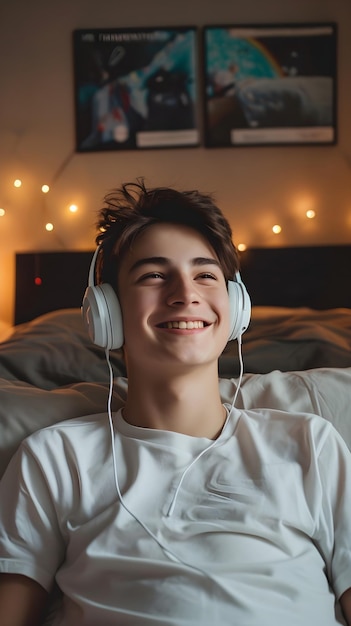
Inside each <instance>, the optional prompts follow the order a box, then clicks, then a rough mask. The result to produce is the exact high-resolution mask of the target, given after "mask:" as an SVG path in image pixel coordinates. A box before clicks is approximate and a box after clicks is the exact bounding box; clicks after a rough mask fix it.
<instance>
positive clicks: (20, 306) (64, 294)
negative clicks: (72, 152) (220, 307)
mask: <svg viewBox="0 0 351 626" xmlns="http://www.w3.org/2000/svg"><path fill="white" fill-rule="evenodd" d="M91 258H92V252H66V251H65V252H33V253H20V254H17V255H16V292H15V294H16V295H15V324H21V323H23V322H27V321H29V320H31V319H33V318H35V317H37V316H39V315H42V314H44V313H48V312H50V311H54V310H56V309H65V308H71V307H74V308H75V307H80V305H81V302H82V298H83V294H84V291H85V287H86V284H87V281H88V273H89V267H90V262H91ZM240 259H241V276H242V279H243V281H244V282H245V284H246V287H247V290H248V292H249V294H250V296H251V299H252V304H253V305H261V306H284V307H302V306H304V307H310V308H314V309H331V308H340V307H347V308H351V245H342V246H313V247H288V248H249V249H248V250H246V251H245V252H242V253H241V254H240ZM36 278H40V280H41V283H40V284H36V282H35V279H36Z"/></svg>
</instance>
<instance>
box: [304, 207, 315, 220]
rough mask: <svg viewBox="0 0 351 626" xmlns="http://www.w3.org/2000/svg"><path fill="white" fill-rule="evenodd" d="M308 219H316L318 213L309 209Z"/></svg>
mask: <svg viewBox="0 0 351 626" xmlns="http://www.w3.org/2000/svg"><path fill="white" fill-rule="evenodd" d="M306 217H307V218H308V219H309V220H313V218H314V217H316V212H315V211H314V210H313V209H309V210H308V211H306Z"/></svg>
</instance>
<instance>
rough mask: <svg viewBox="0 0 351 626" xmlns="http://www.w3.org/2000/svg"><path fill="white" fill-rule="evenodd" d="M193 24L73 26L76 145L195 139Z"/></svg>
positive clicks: (153, 144)
mask: <svg viewBox="0 0 351 626" xmlns="http://www.w3.org/2000/svg"><path fill="white" fill-rule="evenodd" d="M196 39H197V30H196V28H194V27H181V28H174V27H172V28H144V29H123V30H120V29H89V30H76V31H74V33H73V45H74V82H75V114H76V150H77V151H78V152H89V151H97V150H98V151H101V150H104V151H106V150H125V149H140V148H141V149H142V148H161V147H171V146H172V147H174V146H195V145H198V143H199V129H198V120H197V115H196V111H197V108H198V107H197V97H198V96H197V92H198V85H197V41H196Z"/></svg>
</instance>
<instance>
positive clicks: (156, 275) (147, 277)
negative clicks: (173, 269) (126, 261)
mask: <svg viewBox="0 0 351 626" xmlns="http://www.w3.org/2000/svg"><path fill="white" fill-rule="evenodd" d="M163 278H164V275H163V274H162V273H161V272H156V271H155V272H148V273H147V274H143V275H142V276H140V277H139V278H138V282H140V283H141V282H142V283H145V282H147V281H150V282H152V281H155V280H162V279H163Z"/></svg>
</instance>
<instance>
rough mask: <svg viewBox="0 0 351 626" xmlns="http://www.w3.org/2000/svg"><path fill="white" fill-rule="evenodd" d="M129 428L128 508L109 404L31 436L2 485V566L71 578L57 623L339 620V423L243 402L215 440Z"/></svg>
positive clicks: (347, 482)
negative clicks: (102, 411)
mask: <svg viewBox="0 0 351 626" xmlns="http://www.w3.org/2000/svg"><path fill="white" fill-rule="evenodd" d="M114 426H115V450H116V466H117V477H118V486H119V488H120V491H121V493H122V497H123V502H124V506H123V505H122V504H121V502H120V499H119V497H118V495H117V490H116V485H115V478H114V470H113V458H112V453H111V439H110V431H109V426H108V420H107V417H106V415H94V416H90V417H86V418H79V419H75V420H71V421H68V422H62V423H61V424H56V425H55V426H51V427H49V428H46V429H44V430H42V431H40V432H38V433H36V434H34V435H32V436H31V437H29V438H28V439H27V440H26V441H25V442H24V443H23V444H22V446H21V449H20V450H19V452H18V453H17V455H16V456H15V457H14V459H13V460H12V462H11V464H10V466H9V468H8V470H7V472H6V474H5V477H4V478H3V481H2V483H1V486H0V502H1V516H0V571H3V572H16V573H21V574H24V575H27V576H29V577H32V578H34V579H35V580H37V581H38V582H39V583H40V584H41V585H43V586H44V587H45V588H46V589H48V590H49V589H50V588H51V587H52V585H53V582H54V579H55V575H56V582H57V584H58V585H59V587H60V588H61V590H62V591H63V594H64V601H63V604H62V607H61V611H60V612H59V613H58V614H57V615H56V618H55V620H54V624H55V626H56V625H62V626H83V625H84V626H97V624H103V625H104V626H112V625H113V626H117V625H118V624H122V625H123V626H128V625H131V624H132V625H133V626H137V625H138V626H139V625H143V626H145V625H147V624H152V625H164V626H166V625H170V624H173V625H176V626H190V625H194V626H195V625H197V626H200V625H201V626H204V625H208V626H210V625H211V626H213V625H214V624H220V625H221V626H233V624H239V625H240V626H274V625H275V624H279V625H281V624H284V626H297V625H299V626H311V624H318V626H332V625H335V624H337V623H339V622H337V620H336V618H335V615H334V602H335V597H334V593H333V591H332V589H333V590H334V592H335V594H336V596H337V597H339V596H340V595H341V594H342V593H343V592H344V591H345V590H346V589H347V588H349V587H350V586H351V514H350V502H351V460H350V459H351V455H350V453H349V451H348V450H347V448H346V445H345V444H344V442H343V440H342V439H341V437H340V436H339V435H338V434H337V432H336V431H335V430H334V428H333V427H332V426H331V424H330V423H329V422H327V421H325V420H323V419H322V418H319V417H317V416H312V415H302V414H297V415H292V414H289V413H284V412H281V411H270V410H267V409H262V410H252V411H239V410H237V409H233V410H232V411H231V414H230V416H229V418H228V420H227V422H226V425H225V427H224V429H223V431H222V433H221V435H220V437H219V438H218V439H217V440H216V443H215V444H213V442H212V441H211V440H208V439H206V438H197V437H190V436H187V435H183V434H180V433H175V432H168V431H161V430H152V429H147V428H138V427H134V426H131V425H129V424H127V423H126V422H125V421H124V420H123V417H122V413H121V412H119V413H117V414H116V415H115V416H114ZM211 444H212V447H211V448H209V449H208V450H207V451H206V452H204V453H203V454H202V456H200V457H199V458H198V459H197V461H195V463H193V465H191V463H192V461H193V460H194V459H196V457H197V456H198V455H199V454H200V453H201V452H202V451H203V450H205V449H207V448H208V447H209V446H211ZM190 465H191V467H190ZM187 468H188V469H187ZM125 507H127V508H128V509H129V511H127V510H126V508H125ZM140 522H141V523H140ZM152 535H153V536H152ZM162 546H163V547H162ZM167 550H169V551H167Z"/></svg>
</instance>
